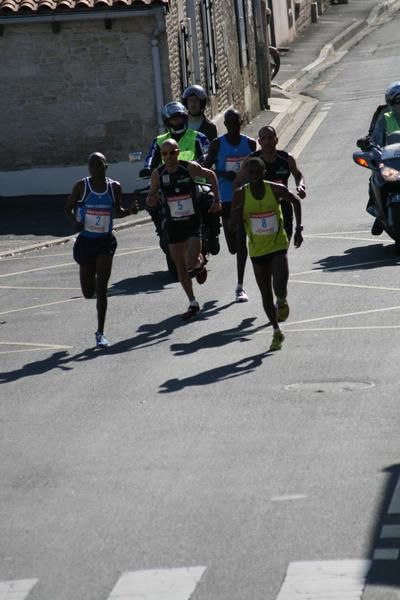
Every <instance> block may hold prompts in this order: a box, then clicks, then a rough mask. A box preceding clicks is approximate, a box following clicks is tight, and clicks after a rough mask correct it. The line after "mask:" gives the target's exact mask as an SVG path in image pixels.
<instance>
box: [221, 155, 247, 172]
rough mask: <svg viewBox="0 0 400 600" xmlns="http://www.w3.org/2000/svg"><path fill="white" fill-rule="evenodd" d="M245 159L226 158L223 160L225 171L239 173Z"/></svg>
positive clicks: (243, 157)
mask: <svg viewBox="0 0 400 600" xmlns="http://www.w3.org/2000/svg"><path fill="white" fill-rule="evenodd" d="M245 158H246V157H245V156H227V157H226V160H225V171H233V172H234V173H239V171H240V168H241V166H242V164H243V162H244V160H245Z"/></svg>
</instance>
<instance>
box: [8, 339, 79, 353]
mask: <svg viewBox="0 0 400 600" xmlns="http://www.w3.org/2000/svg"><path fill="white" fill-rule="evenodd" d="M0 346H17V348H18V350H0V354H15V353H17V352H35V351H37V350H72V348H73V346H60V345H58V344H32V343H30V342H0Z"/></svg>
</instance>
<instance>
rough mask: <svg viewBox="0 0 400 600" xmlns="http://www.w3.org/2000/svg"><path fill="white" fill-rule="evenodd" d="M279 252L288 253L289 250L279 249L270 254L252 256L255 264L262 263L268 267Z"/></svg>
mask: <svg viewBox="0 0 400 600" xmlns="http://www.w3.org/2000/svg"><path fill="white" fill-rule="evenodd" d="M279 254H283V255H286V254H287V250H277V251H276V252H270V253H269V254H263V255H262V256H251V257H250V259H251V262H252V263H253V265H262V266H264V267H268V266H269V265H270V264H271V261H272V259H273V258H274V257H275V256H279Z"/></svg>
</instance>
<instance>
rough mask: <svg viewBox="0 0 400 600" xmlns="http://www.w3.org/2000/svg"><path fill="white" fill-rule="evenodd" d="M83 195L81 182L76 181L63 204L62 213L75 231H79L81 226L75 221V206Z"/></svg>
mask: <svg viewBox="0 0 400 600" xmlns="http://www.w3.org/2000/svg"><path fill="white" fill-rule="evenodd" d="M82 194H83V181H78V182H77V183H76V184H75V185H74V187H73V189H72V192H71V194H70V195H69V196H68V198H67V201H66V202H65V206H64V212H65V214H66V215H67V217H68V218H69V219H70V220H71V221H72V222H73V224H74V225H75V227H76V229H77V231H79V230H81V229H82V227H83V224H82V223H80V222H79V221H77V220H76V206H77V204H78V202H79V200H80V199H81V198H82Z"/></svg>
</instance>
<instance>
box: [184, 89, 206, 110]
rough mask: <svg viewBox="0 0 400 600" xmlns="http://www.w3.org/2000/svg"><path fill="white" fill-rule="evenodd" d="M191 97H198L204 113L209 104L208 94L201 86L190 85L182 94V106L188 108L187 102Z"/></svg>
mask: <svg viewBox="0 0 400 600" xmlns="http://www.w3.org/2000/svg"><path fill="white" fill-rule="evenodd" d="M190 96H197V98H199V100H200V110H201V111H202V112H203V111H204V109H205V107H206V104H207V92H206V90H205V89H204V88H203V87H201V85H189V87H187V88H186V90H185V91H184V92H183V94H182V104H184V105H185V106H186V108H187V100H188V98H189V97H190Z"/></svg>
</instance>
